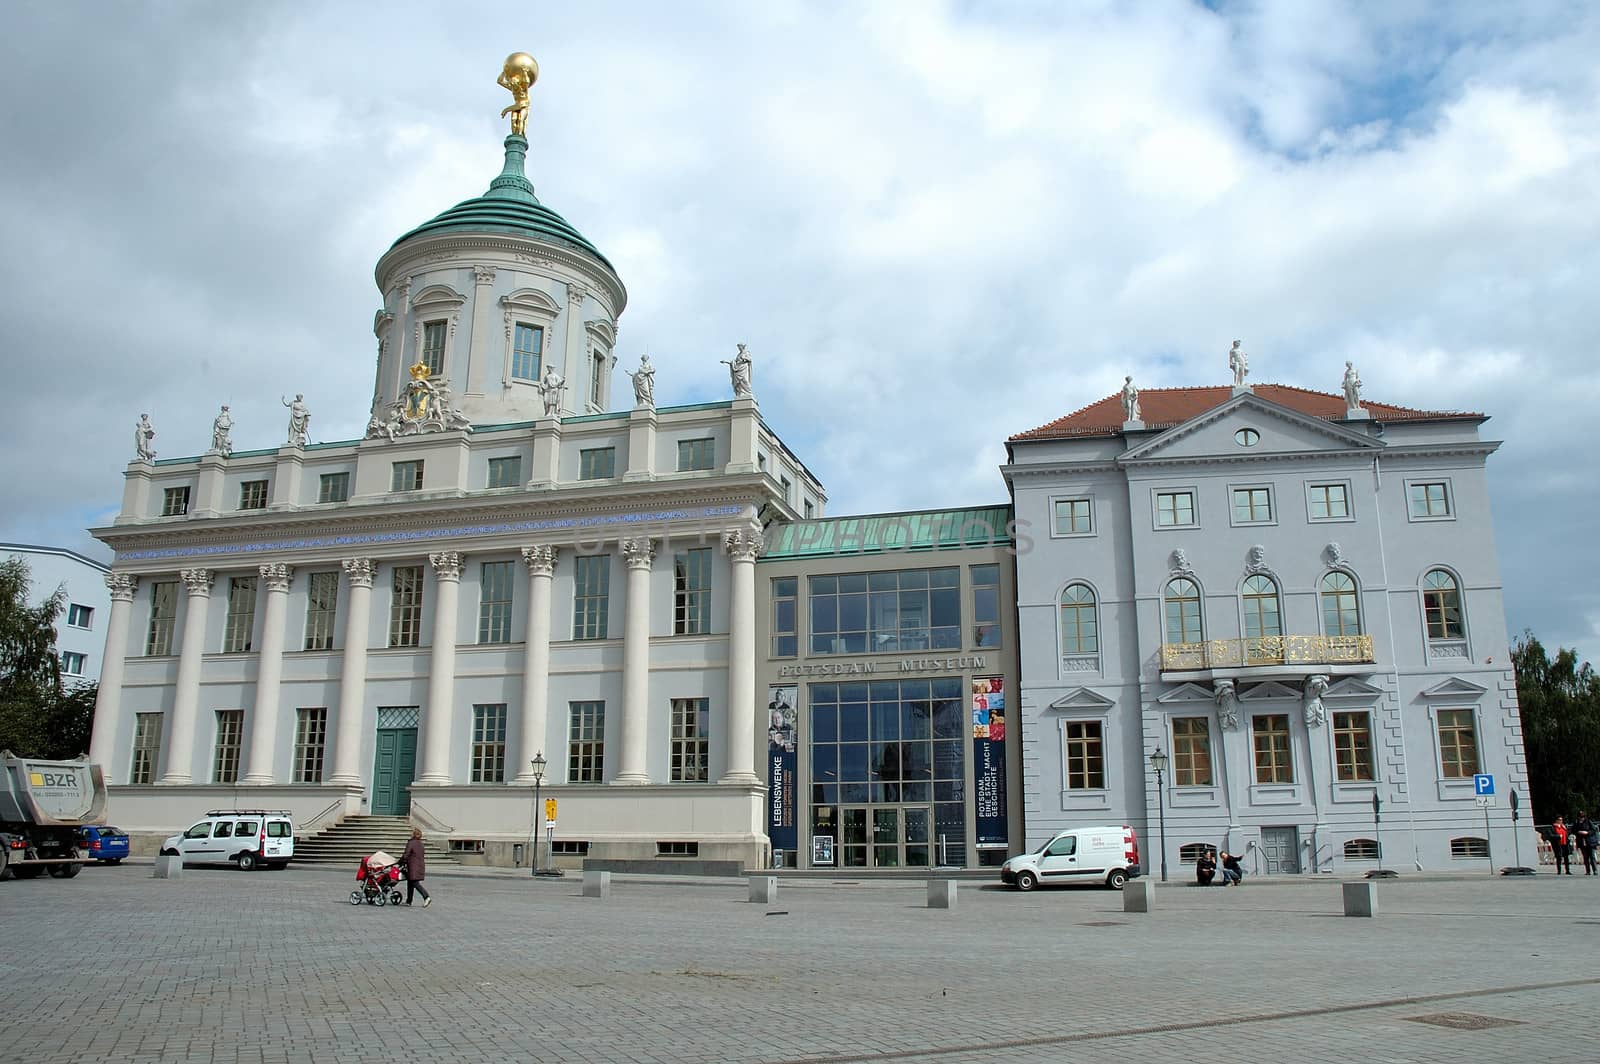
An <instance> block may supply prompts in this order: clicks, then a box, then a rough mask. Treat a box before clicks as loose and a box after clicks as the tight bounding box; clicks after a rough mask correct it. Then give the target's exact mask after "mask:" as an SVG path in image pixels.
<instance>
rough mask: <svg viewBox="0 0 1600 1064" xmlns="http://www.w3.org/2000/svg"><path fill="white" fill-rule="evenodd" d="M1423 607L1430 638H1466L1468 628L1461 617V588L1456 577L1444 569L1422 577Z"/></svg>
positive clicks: (1435, 570)
mask: <svg viewBox="0 0 1600 1064" xmlns="http://www.w3.org/2000/svg"><path fill="white" fill-rule="evenodd" d="M1422 607H1423V613H1424V614H1425V616H1426V620H1427V625H1428V638H1429V639H1465V638H1466V635H1467V628H1466V625H1465V623H1463V621H1462V617H1461V589H1460V585H1458V584H1457V583H1456V578H1455V577H1453V576H1451V575H1450V574H1449V573H1447V572H1445V571H1444V570H1443V569H1434V570H1432V571H1431V572H1429V573H1428V575H1427V576H1425V577H1423V579H1422Z"/></svg>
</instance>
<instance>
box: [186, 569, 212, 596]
mask: <svg viewBox="0 0 1600 1064" xmlns="http://www.w3.org/2000/svg"><path fill="white" fill-rule="evenodd" d="M178 575H179V576H181V577H182V578H183V589H184V590H185V591H187V592H188V593H189V594H191V595H199V596H202V597H209V596H210V594H211V581H213V580H215V579H216V577H217V574H216V573H215V572H214V571H213V570H211V569H185V570H183V571H182V572H180V573H179V574H178Z"/></svg>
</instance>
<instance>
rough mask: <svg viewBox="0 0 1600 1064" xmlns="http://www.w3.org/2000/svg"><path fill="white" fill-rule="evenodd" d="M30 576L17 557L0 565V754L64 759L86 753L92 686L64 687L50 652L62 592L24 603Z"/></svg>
mask: <svg viewBox="0 0 1600 1064" xmlns="http://www.w3.org/2000/svg"><path fill="white" fill-rule="evenodd" d="M31 584H32V574H31V572H30V571H29V569H28V563H27V562H25V561H23V560H22V559H20V558H9V559H7V560H5V561H3V562H0V750H10V751H12V752H13V753H15V754H19V755H21V756H23V757H40V758H50V759H65V758H72V757H77V756H78V755H79V754H81V753H83V752H84V751H86V750H88V749H89V733H90V730H91V729H92V728H93V725H94V701H95V696H96V694H97V692H98V690H99V688H98V687H97V685H95V684H74V685H72V686H67V685H65V684H63V683H62V680H61V657H60V655H59V654H58V653H57V652H56V620H57V619H58V618H59V617H60V616H61V609H62V607H63V606H64V605H65V604H66V601H67V592H66V589H65V588H59V587H58V588H56V590H55V591H54V592H53V593H52V594H51V595H50V597H49V598H47V599H45V600H44V601H43V602H41V603H40V604H39V605H37V606H33V605H29V603H28V590H29V587H30V585H31Z"/></svg>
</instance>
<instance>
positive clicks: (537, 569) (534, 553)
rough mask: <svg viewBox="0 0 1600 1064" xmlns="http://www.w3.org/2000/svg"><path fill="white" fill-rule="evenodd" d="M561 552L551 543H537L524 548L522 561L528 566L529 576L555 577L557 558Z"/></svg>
mask: <svg viewBox="0 0 1600 1064" xmlns="http://www.w3.org/2000/svg"><path fill="white" fill-rule="evenodd" d="M560 553H561V552H560V550H559V549H558V548H557V547H555V546H553V545H551V544H549V543H536V544H534V545H533V546H530V547H523V548H522V560H523V562H525V563H526V564H527V566H528V575H529V576H553V575H554V574H555V571H556V557H557V555H559V554H560Z"/></svg>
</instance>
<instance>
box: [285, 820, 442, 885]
mask: <svg viewBox="0 0 1600 1064" xmlns="http://www.w3.org/2000/svg"><path fill="white" fill-rule="evenodd" d="M411 828H412V824H411V820H410V819H409V818H407V817H403V816H347V817H345V818H344V819H343V820H341V821H339V823H337V824H335V825H334V826H333V827H331V828H328V829H327V830H326V831H319V832H318V833H317V834H315V835H311V836H307V837H305V838H299V839H296V840H295V843H294V860H295V863H296V864H332V865H345V866H347V867H348V868H350V869H351V871H352V872H353V871H354V870H355V868H356V866H357V865H359V864H360V863H361V859H362V858H363V857H365V856H367V855H368V854H369V853H372V852H373V851H375V850H384V851H386V852H388V853H392V854H394V855H395V856H396V857H399V856H400V854H401V853H403V852H404V851H405V848H406V843H407V842H408V841H410V839H411ZM422 841H423V843H424V845H425V846H426V848H427V854H428V864H430V865H432V864H434V863H438V864H455V863H456V862H455V861H454V860H452V859H451V857H450V853H449V851H448V850H447V849H446V848H445V846H444V843H443V842H442V840H437V839H432V840H430V839H429V838H428V836H427V833H426V832H424V833H423V837H422Z"/></svg>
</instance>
